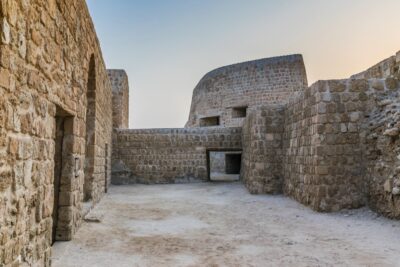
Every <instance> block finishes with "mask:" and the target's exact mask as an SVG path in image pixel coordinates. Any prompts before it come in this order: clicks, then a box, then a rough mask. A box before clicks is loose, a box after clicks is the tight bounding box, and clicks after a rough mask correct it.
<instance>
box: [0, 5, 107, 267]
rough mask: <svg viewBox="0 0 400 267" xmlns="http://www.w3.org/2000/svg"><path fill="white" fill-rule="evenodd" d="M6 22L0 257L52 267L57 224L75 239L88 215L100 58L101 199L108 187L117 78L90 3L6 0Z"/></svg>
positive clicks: (1, 61)
mask: <svg viewBox="0 0 400 267" xmlns="http://www.w3.org/2000/svg"><path fill="white" fill-rule="evenodd" d="M0 25H1V27H0V28H1V32H0V99H1V101H0V265H1V266H3V265H5V266H10V265H12V266H21V265H22V266H25V265H26V266H48V265H49V264H50V254H51V243H52V239H53V238H52V233H53V230H52V228H53V224H54V225H55V226H56V227H55V233H56V235H55V238H56V239H57V240H69V239H71V237H72V235H73V234H74V233H75V232H76V230H77V229H78V227H79V225H80V223H81V219H82V200H83V184H84V181H85V178H84V171H83V169H84V168H83V167H84V163H85V143H86V113H87V110H86V108H87V106H88V105H87V103H88V102H89V100H88V99H87V91H88V88H87V87H88V84H89V80H90V79H89V65H90V61H91V59H92V62H93V63H94V64H93V67H94V71H93V74H94V75H93V77H92V79H91V82H92V83H94V85H93V84H92V86H93V88H94V91H93V92H91V94H92V96H93V99H92V101H94V103H95V105H94V109H95V110H94V111H91V114H92V115H93V116H92V117H93V119H94V123H93V126H94V134H93V136H94V137H93V139H94V143H93V153H92V158H93V161H92V162H93V166H91V168H92V169H93V171H92V177H90V179H87V180H88V181H90V182H91V185H90V187H91V188H92V189H91V197H92V200H93V201H94V202H96V201H98V200H99V199H100V197H101V195H102V194H103V193H104V190H105V185H106V182H105V179H106V171H105V170H106V169H107V168H106V166H105V164H106V162H108V163H109V162H110V154H109V155H105V146H106V144H109V146H110V148H109V149H111V133H112V122H111V119H112V118H111V114H112V110H111V104H112V103H111V97H112V94H111V85H110V82H109V80H108V76H107V73H106V70H105V65H104V62H103V59H102V56H101V51H100V46H99V44H98V41H97V37H96V34H95V31H94V27H93V24H92V21H91V18H90V16H89V13H88V9H87V7H86V4H85V1H83V0H57V1H56V0H47V1H39V0H30V1H15V0H2V1H1V4H0ZM56 118H57V120H56ZM56 121H57V122H60V123H59V124H58V125H59V126H60V127H61V128H60V129H61V130H60V131H56ZM60 133H64V136H63V139H62V140H63V141H62V142H61V143H60V144H61V145H62V151H63V152H62V157H61V158H62V166H61V168H60V169H57V170H59V174H60V177H59V178H60V179H59V182H60V187H59V190H57V192H55V190H54V182H55V178H54V177H55V175H54V174H55V171H56V168H57V166H55V165H57V164H59V163H60V161H59V160H58V159H59V158H60V157H58V156H59V155H55V151H58V150H56V146H55V139H56V138H58V137H60ZM108 169H109V168H108ZM108 179H109V176H108ZM56 193H58V194H57V195H58V197H57V198H58V205H57V206H56V207H55V209H54V210H57V211H58V216H57V218H56V219H55V221H53V220H52V214H54V213H53V206H54V204H53V203H55V201H54V200H55V197H54V196H55V195H56ZM56 221H58V222H57V224H55V223H56Z"/></svg>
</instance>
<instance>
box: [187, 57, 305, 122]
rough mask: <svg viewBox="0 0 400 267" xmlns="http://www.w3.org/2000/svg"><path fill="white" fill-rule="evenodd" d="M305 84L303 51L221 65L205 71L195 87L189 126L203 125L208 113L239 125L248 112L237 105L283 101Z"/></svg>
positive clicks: (251, 105) (248, 105)
mask: <svg viewBox="0 0 400 267" xmlns="http://www.w3.org/2000/svg"><path fill="white" fill-rule="evenodd" d="M306 87H307V76H306V71H305V67H304V62H303V57H302V56H301V55H291V56H282V57H275V58H267V59H260V60H256V61H249V62H244V63H239V64H235V65H230V66H226V67H222V68H219V69H216V70H214V71H211V72H210V73H208V74H206V75H205V76H204V77H203V78H202V79H201V81H200V82H199V84H198V85H197V86H196V88H195V89H194V91H193V97H192V104H191V109H190V114H189V120H188V122H187V124H186V127H199V126H202V124H201V120H202V118H207V117H219V118H220V120H219V122H220V125H221V126H225V127H239V126H242V125H243V123H244V120H245V116H246V115H245V114H243V112H237V111H238V110H237V109H239V111H240V109H241V108H242V109H243V108H244V109H246V108H248V109H251V108H252V107H253V106H258V105H267V104H284V103H286V102H287V100H288V98H289V97H290V95H292V94H293V93H294V92H296V91H302V90H304V89H305V88H306ZM241 113H242V114H241ZM243 115H244V116H243Z"/></svg>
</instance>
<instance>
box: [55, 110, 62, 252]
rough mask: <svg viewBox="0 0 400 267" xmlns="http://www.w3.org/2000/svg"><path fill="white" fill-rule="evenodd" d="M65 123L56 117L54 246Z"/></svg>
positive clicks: (59, 117)
mask: <svg viewBox="0 0 400 267" xmlns="http://www.w3.org/2000/svg"><path fill="white" fill-rule="evenodd" d="M64 121H65V118H64V117H61V116H57V117H56V136H55V140H54V141H55V154H54V180H53V186H54V203H53V204H54V205H53V213H52V219H53V230H52V244H54V242H55V241H56V233H57V225H58V213H59V212H58V211H59V199H60V184H61V175H62V166H63V157H62V155H63V151H62V150H63V143H64Z"/></svg>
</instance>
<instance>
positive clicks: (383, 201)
mask: <svg viewBox="0 0 400 267" xmlns="http://www.w3.org/2000/svg"><path fill="white" fill-rule="evenodd" d="M373 83H374V84H375V86H376V88H381V90H382V91H381V92H380V94H375V95H372V96H371V99H370V103H369V104H368V107H369V110H368V118H367V120H365V122H364V124H363V131H365V132H366V138H365V148H366V149H365V155H364V160H365V162H366V169H367V174H366V179H367V181H368V184H367V185H368V203H369V206H370V207H371V208H372V209H373V210H375V211H377V212H379V213H381V214H383V215H385V216H387V217H390V218H396V219H400V130H399V129H400V89H399V88H395V87H394V86H393V87H392V86H390V87H389V88H388V85H390V84H393V81H390V83H389V84H388V83H386V86H384V80H380V81H377V80H375V81H374V82H373ZM385 87H386V89H384V88H385Z"/></svg>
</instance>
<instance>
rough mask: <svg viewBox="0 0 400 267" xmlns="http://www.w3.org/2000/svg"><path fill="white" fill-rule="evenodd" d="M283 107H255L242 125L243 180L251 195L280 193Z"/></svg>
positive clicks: (281, 180) (281, 181)
mask: <svg viewBox="0 0 400 267" xmlns="http://www.w3.org/2000/svg"><path fill="white" fill-rule="evenodd" d="M283 111H284V107H283V106H268V107H265V106H258V107H255V108H253V109H252V110H251V111H249V114H248V116H247V118H246V120H245V123H244V126H243V138H242V142H243V153H242V179H243V182H244V184H245V185H246V187H247V188H248V190H249V191H250V192H251V193H253V194H262V193H269V194H276V193H281V192H282V183H283V176H282V132H283V119H284V117H283V115H284V112H283Z"/></svg>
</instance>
